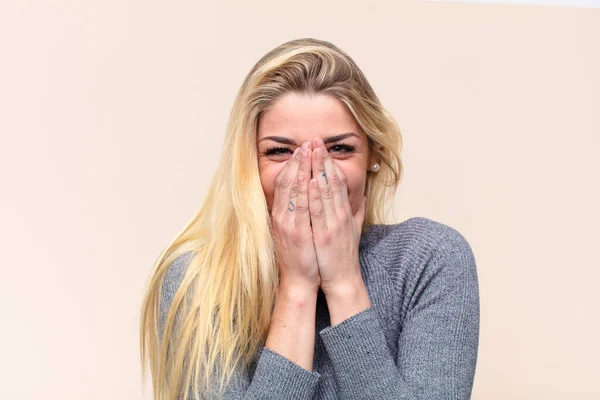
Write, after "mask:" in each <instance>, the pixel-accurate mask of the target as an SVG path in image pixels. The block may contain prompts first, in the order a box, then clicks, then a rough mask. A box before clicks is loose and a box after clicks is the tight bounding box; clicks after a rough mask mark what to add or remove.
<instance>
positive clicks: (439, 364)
mask: <svg viewBox="0 0 600 400" xmlns="http://www.w3.org/2000/svg"><path fill="white" fill-rule="evenodd" d="M418 274H419V275H418V276H416V277H415V278H416V279H415V282H416V283H415V287H414V290H413V291H412V293H411V295H412V297H411V301H410V303H409V309H408V310H407V312H406V315H405V318H404V320H403V321H402V323H401V332H400V334H399V338H398V353H397V357H396V358H395V359H394V357H393V355H392V354H391V352H390V349H389V346H388V344H387V341H386V338H385V336H384V331H383V329H382V326H381V324H380V321H379V317H378V315H377V312H376V311H375V310H374V309H373V307H372V306H371V307H370V308H368V309H366V310H363V311H362V312H360V313H358V314H355V315H353V316H351V317H350V318H348V319H346V320H344V321H342V322H341V323H339V324H337V325H334V326H330V327H327V328H325V329H323V330H321V331H320V333H319V334H320V336H321V338H322V339H323V342H324V344H325V347H326V349H327V352H328V354H329V356H330V358H331V361H332V363H333V366H334V371H335V374H336V379H337V382H338V385H339V388H340V390H341V398H351V399H367V398H369V399H372V398H377V399H390V400H391V399H423V400H434V399H435V400H441V399H469V398H470V397H471V389H472V386H473V379H474V374H475V367H476V362H477V352H478V343H479V285H478V278H477V271H476V265H475V258H474V255H473V252H472V250H471V247H470V246H469V244H468V243H467V241H466V240H465V238H464V237H463V236H462V235H461V234H460V233H459V232H458V231H456V230H454V229H452V228H451V229H450V231H449V232H448V233H447V234H445V235H444V237H443V239H442V240H441V242H440V245H439V246H438V248H437V249H436V250H435V251H434V252H433V254H432V256H431V258H430V259H429V261H428V262H427V264H426V265H425V268H422V269H420V271H419V272H418Z"/></svg>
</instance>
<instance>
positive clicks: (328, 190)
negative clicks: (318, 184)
mask: <svg viewBox="0 0 600 400" xmlns="http://www.w3.org/2000/svg"><path fill="white" fill-rule="evenodd" d="M323 197H324V198H326V199H331V198H332V197H333V191H332V190H331V186H329V185H327V186H325V188H324V189H323Z"/></svg>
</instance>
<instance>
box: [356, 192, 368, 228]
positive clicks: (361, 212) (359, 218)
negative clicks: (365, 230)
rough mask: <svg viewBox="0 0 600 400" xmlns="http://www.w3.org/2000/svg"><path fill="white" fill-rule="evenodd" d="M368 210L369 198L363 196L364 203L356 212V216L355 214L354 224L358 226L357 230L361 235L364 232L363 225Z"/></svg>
mask: <svg viewBox="0 0 600 400" xmlns="http://www.w3.org/2000/svg"><path fill="white" fill-rule="evenodd" d="M366 210H367V197H366V196H363V199H362V202H361V203H360V206H359V207H358V210H356V214H354V224H355V226H356V230H357V231H358V232H359V233H360V232H361V231H362V225H363V222H364V221H365V214H366Z"/></svg>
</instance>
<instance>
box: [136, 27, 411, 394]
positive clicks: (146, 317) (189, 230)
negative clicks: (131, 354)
mask: <svg viewBox="0 0 600 400" xmlns="http://www.w3.org/2000/svg"><path fill="white" fill-rule="evenodd" d="M289 92H298V93H310V94H318V93H322V94H329V95H332V96H335V97H336V98H337V99H339V100H341V101H342V102H343V103H345V104H346V106H347V107H348V109H349V110H350V112H351V113H352V114H353V116H354V118H355V119H356V121H357V123H358V124H359V126H360V127H361V129H362V130H363V131H364V132H365V133H366V135H367V138H368V142H369V151H370V152H374V153H375V154H376V155H377V157H376V158H377V159H378V160H380V162H379V163H380V170H379V171H378V172H377V173H368V177H367V184H366V193H365V195H366V196H367V209H366V216H365V223H364V225H363V232H365V231H366V230H367V229H368V226H369V225H371V224H381V223H385V213H386V212H385V210H384V207H385V206H386V205H387V200H389V198H390V197H391V196H392V195H393V193H394V192H395V189H396V187H397V185H398V183H399V181H400V179H401V173H402V164H401V161H400V150H401V146H402V140H401V135H400V129H399V127H398V125H397V124H396V122H395V120H394V118H393V117H392V116H391V115H390V114H389V113H388V112H387V111H386V110H385V109H384V107H383V106H382V105H381V103H380V101H379V99H378V98H377V96H376V95H375V92H374V91H373V89H372V88H371V86H370V84H369V83H368V82H367V79H366V78H365V76H364V74H363V73H362V72H361V70H360V69H359V68H358V66H357V65H356V64H355V62H354V61H353V60H352V58H350V56H348V55H347V54H346V53H345V52H343V51H342V50H341V49H339V48H338V47H336V46H335V45H333V44H331V43H329V42H327V41H322V40H317V39H312V38H304V39H297V40H291V41H288V42H286V43H283V44H281V45H280V46H278V47H276V48H275V49H273V50H272V51H270V52H269V53H267V54H266V55H265V56H264V57H262V58H261V59H260V60H259V61H258V62H257V63H256V64H255V65H254V67H253V68H252V69H251V70H250V72H249V73H248V75H247V76H246V78H245V80H244V82H243V84H242V86H241V87H240V89H239V91H238V93H237V96H236V99H235V102H234V105H233V109H232V111H231V115H230V118H229V122H228V125H227V131H226V137H225V143H224V148H223V150H224V153H223V154H222V156H221V160H220V162H219V166H218V168H217V170H216V173H215V175H214V176H213V178H212V181H211V183H210V186H209V189H208V194H207V195H206V197H205V199H204V201H203V203H202V205H201V206H200V209H199V210H198V211H197V213H196V214H195V215H194V216H193V217H192V218H191V219H190V220H189V222H188V223H187V224H186V225H185V227H184V228H183V229H182V230H181V232H180V233H179V234H178V235H177V236H176V238H175V239H174V240H173V241H172V242H171V244H170V245H169V246H168V247H167V248H166V249H165V250H164V251H163V252H162V253H161V254H160V256H159V257H158V260H157V261H156V263H155V265H154V268H153V272H152V274H151V277H150V279H149V282H148V284H147V287H146V291H145V296H144V301H143V305H142V309H141V322H140V349H141V362H142V379H143V378H144V376H145V375H146V362H147V360H148V359H149V362H150V368H151V373H152V386H153V390H154V399H159V400H175V399H177V398H181V396H182V395H184V396H185V398H186V399H187V398H188V395H189V392H188V391H189V390H191V391H193V393H194V396H195V398H196V399H199V398H200V397H199V396H200V394H202V393H209V392H211V393H212V391H213V390H215V389H216V390H217V392H218V393H222V392H223V390H224V389H225V387H226V386H227V384H228V383H229V380H230V379H231V377H232V375H233V373H234V371H235V370H236V368H240V370H243V371H246V370H247V368H248V367H249V366H250V365H251V364H252V363H253V362H255V361H256V356H257V352H258V350H259V349H261V347H262V346H263V345H264V343H265V341H266V337H267V334H268V332H269V323H270V320H271V314H272V311H273V307H274V301H275V295H276V292H277V288H278V285H279V275H278V273H279V269H278V264H277V257H276V254H275V250H274V249H275V247H274V242H273V236H272V230H271V221H270V217H269V211H268V209H267V203H266V200H265V196H264V192H263V190H262V186H261V183H260V178H259V171H258V162H257V157H258V155H257V148H256V134H257V123H258V119H259V117H260V116H261V113H263V112H264V111H265V110H266V109H267V107H269V105H271V104H272V103H273V102H274V101H275V100H276V99H277V98H279V97H280V96H281V95H283V94H285V93H289ZM225 152H226V154H225ZM371 154H373V153H371ZM248 210H252V212H248ZM187 252H190V254H191V255H192V258H191V259H190V262H189V265H188V266H187V269H186V271H185V275H184V277H183V280H182V282H181V284H180V286H179V288H178V290H177V292H176V294H175V296H174V298H173V301H172V303H171V307H170V309H169V311H168V314H167V317H166V322H165V325H164V331H161V332H159V329H160V325H159V313H160V309H159V304H160V296H161V287H162V285H163V280H164V277H165V274H166V272H167V270H168V269H169V266H170V265H171V264H172V262H173V260H175V259H176V258H177V257H179V256H181V255H182V254H183V253H187ZM161 335H162V337H161ZM215 371H219V373H218V376H217V377H218V378H219V383H218V385H217V386H218V387H214V385H213V383H212V374H214V373H215Z"/></svg>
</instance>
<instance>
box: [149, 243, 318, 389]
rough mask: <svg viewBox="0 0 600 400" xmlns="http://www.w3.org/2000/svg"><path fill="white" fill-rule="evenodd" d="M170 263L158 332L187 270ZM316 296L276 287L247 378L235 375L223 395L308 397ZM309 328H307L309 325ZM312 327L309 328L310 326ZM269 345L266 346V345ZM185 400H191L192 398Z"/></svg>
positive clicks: (182, 261)
mask: <svg viewBox="0 0 600 400" xmlns="http://www.w3.org/2000/svg"><path fill="white" fill-rule="evenodd" d="M186 261H187V258H186V257H185V256H183V255H182V256H181V257H178V258H177V259H175V261H174V262H173V264H172V265H171V267H170V268H169V270H168V271H167V274H166V276H165V280H164V283H163V286H162V298H161V300H162V301H161V303H160V323H161V326H160V330H159V332H160V333H161V335H162V331H163V329H164V322H165V320H166V316H167V313H168V311H169V307H170V306H171V303H172V301H173V298H174V296H175V293H176V292H177V288H178V287H179V285H180V284H181V281H182V280H183V277H184V274H185V269H186V266H187V262H186ZM316 297H317V295H316V293H315V294H314V295H313V296H311V295H310V292H308V291H303V290H299V289H298V288H295V287H294V288H293V290H292V288H291V287H289V286H285V285H283V286H280V290H279V292H278V296H277V300H276V303H275V310H274V312H273V320H272V322H271V326H270V328H269V335H268V337H267V342H266V345H265V346H263V348H262V349H261V351H260V356H259V358H258V361H257V364H256V368H255V371H254V374H253V376H252V378H250V377H249V376H248V374H247V373H242V372H241V371H235V372H234V376H233V377H232V379H231V382H230V384H229V385H228V387H227V389H226V390H225V393H224V396H225V397H224V398H225V399H226V400H229V399H283V398H285V399H298V400H300V399H312V397H313V394H314V392H315V390H316V386H317V383H318V379H319V378H320V376H321V375H320V374H319V373H318V372H316V371H314V372H310V371H312V361H313V352H314V330H315V325H314V324H315V313H316ZM311 324H312V325H311ZM311 326H312V328H311ZM267 346H269V347H267ZM191 396H192V397H190V399H193V394H192V395H191Z"/></svg>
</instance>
